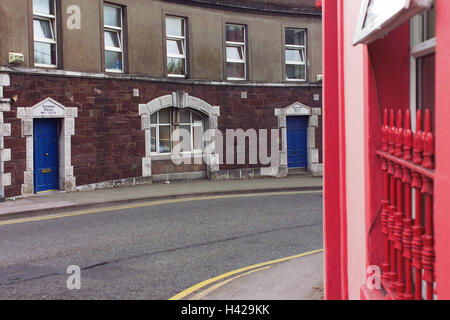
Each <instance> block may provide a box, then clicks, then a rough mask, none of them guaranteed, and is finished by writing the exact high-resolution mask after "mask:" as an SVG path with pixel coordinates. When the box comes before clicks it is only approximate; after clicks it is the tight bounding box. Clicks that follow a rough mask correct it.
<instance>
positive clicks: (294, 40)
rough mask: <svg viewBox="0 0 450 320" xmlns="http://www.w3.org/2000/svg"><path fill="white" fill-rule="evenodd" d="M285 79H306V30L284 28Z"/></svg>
mask: <svg viewBox="0 0 450 320" xmlns="http://www.w3.org/2000/svg"><path fill="white" fill-rule="evenodd" d="M285 59H286V80H288V81H291V80H293V81H296V80H297V81H306V30H304V29H286V43H285Z"/></svg>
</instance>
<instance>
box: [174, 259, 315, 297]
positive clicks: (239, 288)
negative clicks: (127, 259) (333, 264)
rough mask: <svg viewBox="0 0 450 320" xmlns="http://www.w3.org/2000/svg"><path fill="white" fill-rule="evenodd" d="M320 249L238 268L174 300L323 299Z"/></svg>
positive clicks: (189, 290)
mask: <svg viewBox="0 0 450 320" xmlns="http://www.w3.org/2000/svg"><path fill="white" fill-rule="evenodd" d="M323 283H324V282H323V250H315V251H311V252H307V253H304V254H299V255H296V256H292V257H288V258H286V259H279V260H275V261H269V262H267V263H262V264H258V265H255V266H250V267H247V268H241V269H238V270H235V271H232V272H228V273H226V274H223V275H221V276H217V277H215V278H213V279H210V280H207V281H204V282H202V283H200V284H198V285H196V286H193V287H191V288H189V289H187V290H185V291H183V292H181V293H180V294H178V295H177V296H174V297H173V298H172V299H173V300H178V299H183V300H323V297H324V292H323Z"/></svg>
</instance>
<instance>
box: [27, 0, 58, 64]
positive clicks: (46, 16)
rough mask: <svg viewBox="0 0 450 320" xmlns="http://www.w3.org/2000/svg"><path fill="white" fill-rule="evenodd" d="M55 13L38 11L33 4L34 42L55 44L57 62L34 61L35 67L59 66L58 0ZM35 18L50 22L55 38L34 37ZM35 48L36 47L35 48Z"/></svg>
mask: <svg viewBox="0 0 450 320" xmlns="http://www.w3.org/2000/svg"><path fill="white" fill-rule="evenodd" d="M52 2H53V11H54V13H53V14H46V13H40V12H36V11H35V10H34V9H35V8H34V6H33V42H40V43H47V44H51V45H53V46H55V64H42V63H36V62H34V66H35V67H41V68H53V69H56V68H58V36H57V32H58V30H57V24H56V0H53V1H52ZM35 20H44V21H49V22H50V29H51V32H52V37H53V39H51V40H50V39H47V38H35V37H34V21H35ZM34 50H35V49H34ZM34 50H33V57H34ZM34 61H36V58H34Z"/></svg>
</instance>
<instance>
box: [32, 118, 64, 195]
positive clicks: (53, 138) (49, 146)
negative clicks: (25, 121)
mask: <svg viewBox="0 0 450 320" xmlns="http://www.w3.org/2000/svg"><path fill="white" fill-rule="evenodd" d="M58 124H59V120H58V119H35V120H34V192H36V193H38V192H43V191H49V190H57V189H59V181H58V180H59V152H58V133H59V128H58Z"/></svg>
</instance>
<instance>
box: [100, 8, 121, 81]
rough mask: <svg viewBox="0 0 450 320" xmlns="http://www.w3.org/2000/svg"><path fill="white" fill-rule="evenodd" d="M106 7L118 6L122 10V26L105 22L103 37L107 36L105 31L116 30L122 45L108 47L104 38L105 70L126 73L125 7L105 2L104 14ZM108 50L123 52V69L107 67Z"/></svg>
mask: <svg viewBox="0 0 450 320" xmlns="http://www.w3.org/2000/svg"><path fill="white" fill-rule="evenodd" d="M105 7H110V8H116V9H119V10H120V27H117V26H110V25H106V24H104V25H103V37H105V32H115V33H117V34H118V36H119V45H120V48H119V49H118V48H116V47H107V46H106V43H105V42H106V41H105V39H104V41H103V42H104V43H103V47H104V50H105V72H113V73H124V72H125V65H124V64H125V53H124V52H125V50H124V48H123V43H124V42H123V20H124V19H123V8H122V6H116V5H113V4H109V3H104V4H103V14H104V12H105ZM107 51H110V52H118V53H120V54H121V60H122V61H121V67H122V68H121V69H108V68H107V67H106V52H107Z"/></svg>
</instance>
